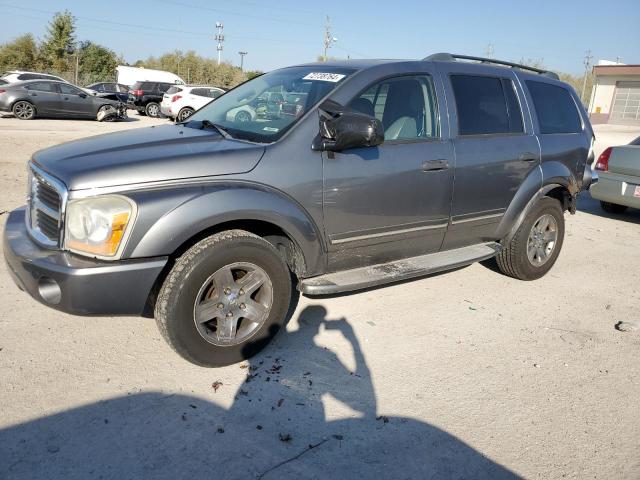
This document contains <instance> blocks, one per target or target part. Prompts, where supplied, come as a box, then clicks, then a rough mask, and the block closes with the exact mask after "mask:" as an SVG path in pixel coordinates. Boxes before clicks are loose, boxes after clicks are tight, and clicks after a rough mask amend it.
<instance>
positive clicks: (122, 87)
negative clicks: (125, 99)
mask: <svg viewBox="0 0 640 480" xmlns="http://www.w3.org/2000/svg"><path fill="white" fill-rule="evenodd" d="M116 86H117V88H118V91H119V92H120V93H128V92H129V87H127V86H126V85H121V84H119V83H117V84H116Z"/></svg>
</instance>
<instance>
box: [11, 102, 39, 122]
mask: <svg viewBox="0 0 640 480" xmlns="http://www.w3.org/2000/svg"><path fill="white" fill-rule="evenodd" d="M11 111H12V112H13V116H14V117H16V118H17V119H19V120H33V119H34V118H35V117H36V107H35V106H34V105H33V103H31V102H27V101H25V100H20V101H19V102H16V103H14V104H13V108H12V109H11Z"/></svg>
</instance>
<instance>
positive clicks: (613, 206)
mask: <svg viewBox="0 0 640 480" xmlns="http://www.w3.org/2000/svg"><path fill="white" fill-rule="evenodd" d="M600 206H601V207H602V209H603V210H604V211H605V212H607V213H624V212H626V211H627V208H628V207H627V206H626V205H618V204H617V203H611V202H600Z"/></svg>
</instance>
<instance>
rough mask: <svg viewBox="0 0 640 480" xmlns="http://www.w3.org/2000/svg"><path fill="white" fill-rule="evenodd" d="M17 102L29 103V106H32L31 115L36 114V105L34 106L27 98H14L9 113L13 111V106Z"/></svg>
mask: <svg viewBox="0 0 640 480" xmlns="http://www.w3.org/2000/svg"><path fill="white" fill-rule="evenodd" d="M18 102H27V103H30V104H31V106H32V107H33V110H34V113H33V116H34V117H35V116H36V115H37V114H38V107H37V106H36V104H35V103H33V102H32V101H31V100H29V99H28V98H16V99H15V100H14V101H13V103H12V104H11V113H13V107H14V106H15V104H16V103H18Z"/></svg>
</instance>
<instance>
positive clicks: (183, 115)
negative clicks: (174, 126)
mask: <svg viewBox="0 0 640 480" xmlns="http://www.w3.org/2000/svg"><path fill="white" fill-rule="evenodd" d="M192 113H193V112H191V111H190V110H183V111H182V112H180V121H181V122H182V121H183V120H186V119H187V118H189V117H190V116H191V114H192Z"/></svg>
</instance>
